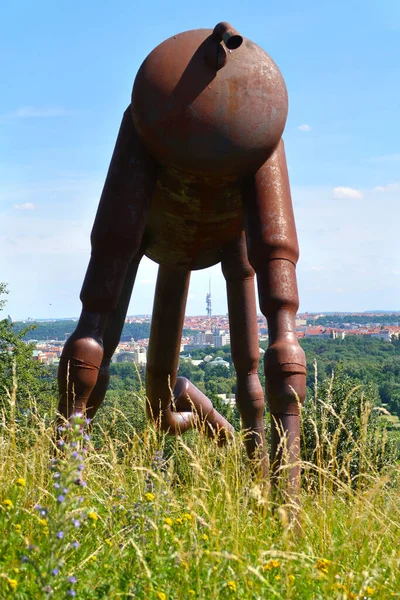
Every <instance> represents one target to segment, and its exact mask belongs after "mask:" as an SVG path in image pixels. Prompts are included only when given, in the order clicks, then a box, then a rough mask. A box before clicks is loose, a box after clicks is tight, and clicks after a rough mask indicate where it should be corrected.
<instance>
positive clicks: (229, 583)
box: [226, 579, 237, 592]
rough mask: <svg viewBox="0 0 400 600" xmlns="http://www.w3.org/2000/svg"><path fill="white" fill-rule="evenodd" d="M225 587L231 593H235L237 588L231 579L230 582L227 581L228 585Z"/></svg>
mask: <svg viewBox="0 0 400 600" xmlns="http://www.w3.org/2000/svg"><path fill="white" fill-rule="evenodd" d="M226 587H227V588H228V590H230V591H231V592H236V590H237V587H236V581H234V580H233V579H231V580H230V581H228V583H227V584H226Z"/></svg>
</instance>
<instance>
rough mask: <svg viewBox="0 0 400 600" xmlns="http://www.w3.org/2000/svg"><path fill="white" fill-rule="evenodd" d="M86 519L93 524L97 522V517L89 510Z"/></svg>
mask: <svg viewBox="0 0 400 600" xmlns="http://www.w3.org/2000/svg"><path fill="white" fill-rule="evenodd" d="M88 519H90V520H91V521H93V522H94V523H95V522H96V521H98V520H99V517H98V515H97V514H96V513H95V512H94V511H93V510H91V511H90V512H88Z"/></svg>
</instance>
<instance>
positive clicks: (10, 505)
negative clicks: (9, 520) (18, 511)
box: [3, 498, 14, 510]
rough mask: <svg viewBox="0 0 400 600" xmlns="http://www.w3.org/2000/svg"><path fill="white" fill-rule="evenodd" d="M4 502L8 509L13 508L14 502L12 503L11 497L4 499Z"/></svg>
mask: <svg viewBox="0 0 400 600" xmlns="http://www.w3.org/2000/svg"><path fill="white" fill-rule="evenodd" d="M3 504H4V506H5V507H6V510H10V508H13V506H14V504H13V503H12V500H10V498H6V499H5V500H3Z"/></svg>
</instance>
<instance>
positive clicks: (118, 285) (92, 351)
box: [58, 108, 157, 418]
mask: <svg viewBox="0 0 400 600" xmlns="http://www.w3.org/2000/svg"><path fill="white" fill-rule="evenodd" d="M156 174H157V165H156V163H155V162H154V161H153V159H151V158H150V157H149V155H148V153H147V151H146V150H145V149H144V147H143V146H142V144H141V143H140V142H139V140H138V137H137V134H136V132H135V129H134V127H133V123H132V118H131V115H130V111H129V108H128V109H127V110H126V112H125V114H124V117H123V120H122V124H121V128H120V131H119V134H118V139H117V142H116V145H115V150H114V154H113V157H112V160H111V164H110V168H109V171H108V174H107V179H106V182H105V185H104V189H103V193H102V196H101V200H100V204H99V208H98V211H97V215H96V219H95V223H94V226H93V230H92V235H91V242H92V255H91V259H90V263H89V266H88V270H87V273H86V277H85V281H84V284H83V287H82V292H81V300H82V304H83V310H82V313H81V316H80V319H79V322H78V326H77V328H76V330H75V331H74V333H73V334H72V335H71V337H70V338H69V339H68V340H67V342H66V344H65V346H64V350H63V353H62V356H61V360H60V367H59V371H58V383H59V394H60V399H59V406H58V410H59V412H60V413H61V414H62V415H63V416H64V417H67V418H68V417H69V416H70V415H71V413H73V412H84V411H85V410H86V406H87V401H88V398H89V397H90V395H91V393H92V391H93V389H94V387H95V385H96V382H97V378H98V373H99V369H100V365H101V363H102V360H103V337H104V333H105V330H106V326H107V322H108V319H109V317H110V315H111V314H112V313H113V311H114V310H116V307H117V304H118V300H119V298H120V295H121V291H122V287H123V284H124V282H125V279H126V276H127V271H128V268H129V265H130V264H131V263H132V261H133V259H134V257H135V256H137V254H138V252H139V249H140V245H141V242H142V237H143V231H144V226H145V220H146V216H147V212H148V208H149V205H150V201H151V197H152V195H153V191H154V187H155V184H156Z"/></svg>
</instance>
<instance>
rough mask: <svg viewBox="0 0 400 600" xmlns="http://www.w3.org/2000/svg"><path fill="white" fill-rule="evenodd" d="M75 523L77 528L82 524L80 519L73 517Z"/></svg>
mask: <svg viewBox="0 0 400 600" xmlns="http://www.w3.org/2000/svg"><path fill="white" fill-rule="evenodd" d="M72 522H73V524H74V525H75V527H76V528H78V527H80V526H81V522H80V520H79V519H72Z"/></svg>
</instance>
